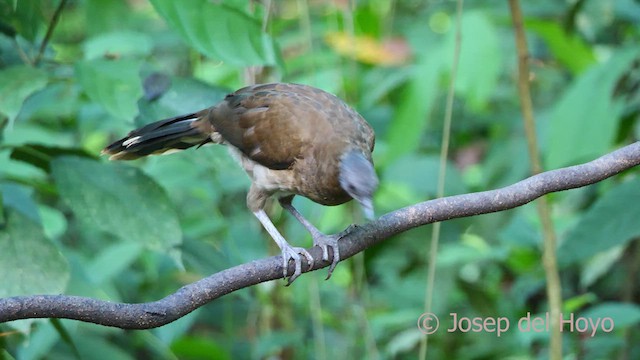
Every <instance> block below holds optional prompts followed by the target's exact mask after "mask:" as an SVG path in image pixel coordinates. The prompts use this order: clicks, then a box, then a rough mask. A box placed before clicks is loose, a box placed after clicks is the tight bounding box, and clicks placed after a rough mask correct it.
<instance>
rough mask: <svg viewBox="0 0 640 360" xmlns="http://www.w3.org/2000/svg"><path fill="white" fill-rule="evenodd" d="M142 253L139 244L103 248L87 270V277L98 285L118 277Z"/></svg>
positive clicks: (118, 244)
mask: <svg viewBox="0 0 640 360" xmlns="http://www.w3.org/2000/svg"><path fill="white" fill-rule="evenodd" d="M141 252H142V246H140V243H137V242H131V241H125V242H120V243H115V244H111V245H109V246H107V247H106V248H104V249H103V250H102V251H101V252H100V253H99V254H97V256H96V257H95V258H94V260H93V261H92V262H91V264H90V265H89V267H88V269H87V276H88V277H89V278H90V279H91V281H92V282H93V283H94V284H96V285H98V284H103V283H105V282H106V281H108V280H111V279H112V278H114V277H116V276H118V275H119V274H120V273H121V272H122V271H123V270H125V269H126V268H128V267H129V265H130V264H131V263H132V262H133V261H134V260H136V259H137V257H138V256H139V255H140V253H141Z"/></svg>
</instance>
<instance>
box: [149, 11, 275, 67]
mask: <svg viewBox="0 0 640 360" xmlns="http://www.w3.org/2000/svg"><path fill="white" fill-rule="evenodd" d="M151 3H152V4H153V6H154V7H155V9H156V10H157V11H158V13H159V14H160V15H161V16H162V17H163V18H164V19H165V20H166V21H167V23H169V25H171V27H172V28H173V29H174V30H175V31H176V32H178V34H180V36H181V37H182V38H183V39H184V40H185V41H186V42H187V43H188V44H189V45H191V46H193V47H194V48H195V49H196V50H198V51H199V52H201V53H202V54H204V55H207V56H209V57H212V58H215V59H220V60H222V61H225V62H229V63H231V64H235V65H238V66H247V65H273V64H275V63H276V56H275V54H274V51H275V50H274V44H273V41H272V40H271V38H270V37H269V36H268V35H267V34H265V33H264V32H262V30H261V28H260V23H259V22H258V21H257V20H256V19H253V18H251V17H249V16H248V15H246V14H245V13H243V12H240V11H238V10H236V9H234V8H231V7H229V6H225V5H222V4H216V3H215V2H212V1H208V0H188V1H173V0H152V1H151Z"/></svg>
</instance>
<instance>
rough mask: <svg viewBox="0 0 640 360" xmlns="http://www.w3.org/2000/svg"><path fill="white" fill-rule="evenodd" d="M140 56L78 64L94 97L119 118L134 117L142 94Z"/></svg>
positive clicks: (80, 76)
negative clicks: (133, 58) (138, 57)
mask: <svg viewBox="0 0 640 360" xmlns="http://www.w3.org/2000/svg"><path fill="white" fill-rule="evenodd" d="M141 64H142V63H141V62H140V61H137V60H130V59H122V60H102V59H100V60H87V61H81V62H78V63H77V64H76V75H77V77H78V81H79V82H80V85H82V87H83V88H84V90H85V91H86V92H87V95H89V97H90V98H91V100H93V101H95V102H97V103H99V104H101V105H102V106H103V107H104V108H105V109H106V110H107V111H108V112H109V113H110V114H111V115H113V116H115V117H116V118H119V119H124V120H133V118H134V117H135V116H136V115H137V114H138V106H137V102H138V99H139V98H140V97H141V96H142V84H141V81H140V76H139V71H140V66H141Z"/></svg>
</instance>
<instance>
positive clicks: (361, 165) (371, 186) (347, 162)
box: [339, 150, 378, 220]
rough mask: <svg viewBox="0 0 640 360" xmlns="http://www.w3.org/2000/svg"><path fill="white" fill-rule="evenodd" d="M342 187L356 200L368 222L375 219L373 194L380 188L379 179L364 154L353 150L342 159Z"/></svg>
mask: <svg viewBox="0 0 640 360" xmlns="http://www.w3.org/2000/svg"><path fill="white" fill-rule="evenodd" d="M339 179H340V186H341V187H342V189H343V190H344V191H346V192H347V194H349V196H351V197H352V198H354V199H355V200H356V201H358V203H360V206H361V207H362V211H363V212H364V216H365V217H366V218H367V219H368V220H372V219H373V192H374V191H375V190H376V188H377V187H378V177H377V176H376V172H375V171H374V170H373V164H372V163H371V161H370V160H369V159H367V158H366V157H365V156H364V154H362V152H360V151H358V150H352V151H349V152H347V153H346V154H344V156H343V157H342V158H341V159H340V176H339Z"/></svg>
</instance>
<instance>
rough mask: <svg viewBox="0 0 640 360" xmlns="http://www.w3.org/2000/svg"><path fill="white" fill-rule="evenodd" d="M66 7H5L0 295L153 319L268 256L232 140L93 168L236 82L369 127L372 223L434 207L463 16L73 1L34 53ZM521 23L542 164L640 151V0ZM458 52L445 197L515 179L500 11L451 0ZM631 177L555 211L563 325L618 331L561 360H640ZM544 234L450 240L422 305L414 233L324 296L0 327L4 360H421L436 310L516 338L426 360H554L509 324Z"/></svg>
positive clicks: (519, 149) (512, 215) (449, 231)
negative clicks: (421, 205)
mask: <svg viewBox="0 0 640 360" xmlns="http://www.w3.org/2000/svg"><path fill="white" fill-rule="evenodd" d="M59 3H60V1H43V0H0V116H1V117H0V131H1V139H0V195H1V197H2V201H1V202H0V276H1V279H2V281H0V296H2V297H7V296H15V295H30V294H40V293H66V294H74V295H82V296H89V297H94V298H100V299H106V300H111V301H119V302H144V301H153V300H156V299H159V298H161V297H162V296H164V295H167V294H169V293H171V292H173V291H175V290H176V289H178V288H179V287H180V286H181V285H183V284H186V283H189V282H192V281H194V280H196V279H199V278H201V277H203V276H207V275H208V274H211V273H214V272H216V271H220V270H222V269H225V268H228V267H231V266H234V265H237V264H240V263H243V262H247V261H251V260H253V259H256V258H260V257H264V256H268V255H273V254H276V253H277V247H276V246H275V244H273V242H272V241H271V240H270V239H269V238H268V235H266V234H265V233H263V231H262V230H261V228H260V225H259V223H258V222H257V221H255V219H253V218H252V215H251V214H250V213H249V212H248V211H247V210H246V208H245V205H244V204H245V201H244V197H245V193H246V189H247V185H248V180H247V178H246V176H245V175H244V174H243V173H242V171H241V170H240V169H239V167H238V166H236V165H235V164H233V163H232V161H231V160H230V158H229V157H228V156H227V154H226V150H225V149H223V148H222V147H205V148H201V149H198V150H188V151H185V152H182V153H179V154H175V155H171V156H166V157H154V158H149V159H145V160H141V161H136V162H130V163H110V162H108V161H106V159H104V158H100V157H99V152H100V149H101V148H102V147H103V146H105V145H106V144H107V143H108V142H110V141H111V140H114V139H116V138H117V137H120V136H122V135H124V134H125V133H126V132H128V131H129V130H130V129H131V128H132V127H134V126H137V125H141V124H144V123H147V122H150V121H152V120H158V119H161V118H163V117H169V116H174V115H178V114H181V113H187V112H191V111H194V110H199V109H201V108H204V107H207V106H210V105H212V104H214V103H216V102H217V101H218V100H220V99H221V98H222V97H223V96H224V95H225V94H226V93H227V92H228V91H230V90H233V89H235V88H238V87H241V86H243V85H245V84H246V83H247V82H248V81H251V80H256V81H259V82H267V81H288V82H299V83H306V84H309V85H313V86H317V87H320V88H323V89H325V90H327V91H330V92H333V93H335V94H338V95H339V96H340V97H342V98H343V99H345V100H346V101H347V102H349V103H350V104H352V105H353V106H354V107H356V108H357V109H358V111H360V112H361V113H362V114H363V116H364V117H365V118H367V119H368V120H369V122H370V123H371V124H372V125H373V126H374V128H375V130H376V134H377V145H376V152H375V154H374V158H375V161H376V168H377V171H378V173H379V175H380V178H381V186H380V189H379V191H378V193H377V194H376V199H375V203H376V210H377V213H378V214H383V213H385V212H387V211H390V210H393V209H396V208H399V207H402V206H406V205H410V204H414V203H416V202H419V201H423V200H426V199H429V198H432V197H433V196H435V193H436V179H437V171H438V154H439V146H440V138H441V135H442V125H441V124H442V118H443V114H444V104H445V101H444V100H445V96H446V89H447V86H448V83H449V81H448V80H449V76H450V71H451V64H452V59H453V48H454V46H453V44H454V43H453V40H454V36H453V32H454V29H455V26H454V25H455V24H454V20H455V18H454V13H455V5H456V3H455V2H453V1H419V0H371V1H347V0H335V1H319V0H315V1H314V0H308V1H305V0H298V1H264V2H257V1H250V2H249V1H246V0H224V1H206V0H191V1H181V2H174V1H170V0H151V1H150V2H147V1H144V0H129V1H107V0H73V1H65V3H66V4H65V6H64V8H63V9H62V12H61V13H60V17H59V21H58V22H57V26H55V28H54V30H53V32H52V36H51V37H50V38H49V37H48V36H47V29H48V28H50V24H51V23H52V20H51V19H52V18H54V13H55V12H56V9H57V8H58V6H59ZM522 6H523V11H524V14H525V17H526V24H525V25H526V29H527V32H528V33H527V34H528V40H529V50H530V52H531V55H532V58H531V62H530V64H531V70H532V72H531V85H532V90H533V99H534V105H535V111H536V118H537V132H538V135H539V137H540V140H541V141H540V142H541V144H540V151H541V154H542V156H543V160H544V166H545V168H546V169H553V168H558V167H562V166H567V165H571V164H575V163H579V162H583V161H587V160H590V159H593V158H595V157H597V156H599V155H602V154H604V153H606V152H608V151H610V150H612V149H614V148H616V147H619V146H621V145H624V144H626V143H629V142H632V141H634V140H637V139H638V137H639V135H640V122H639V121H638V114H639V111H640V92H639V90H638V89H639V88H640V87H639V85H640V57H639V55H640V47H638V39H639V36H640V26H639V25H638V24H640V4H638V2H637V1H632V0H620V1H614V0H599V1H594V0H592V1H584V0H578V1H573V2H564V1H555V0H554V1H552V0H545V1H536V2H533V1H526V2H523V4H522ZM45 38H47V40H46V41H44V39H45ZM462 39H463V40H462V41H463V42H462V52H461V58H460V67H459V72H458V75H457V81H456V84H455V86H456V87H455V90H456V93H455V94H456V98H455V108H454V120H453V129H452V143H451V147H452V148H451V156H450V158H449V159H448V160H449V166H448V169H447V183H446V193H447V194H458V193H465V192H472V191H480V190H484V189H491V188H497V187H501V186H504V185H507V184H510V183H512V182H515V181H517V180H519V179H522V178H524V177H526V176H528V169H529V165H528V160H527V159H528V157H527V153H526V144H525V140H524V135H523V129H522V122H521V116H520V111H519V99H518V97H517V90H516V84H515V81H516V78H517V76H516V63H517V59H516V54H515V46H514V40H513V29H512V24H511V20H510V14H509V8H508V6H507V4H506V2H504V1H483V2H467V3H466V4H465V8H464V14H463V24H462ZM43 43H44V47H42V44H43ZM41 47H42V49H41ZM261 67H264V69H263V70H262V71H260V69H261ZM639 182H640V179H639V178H638V171H637V170H632V171H629V172H627V173H625V174H622V175H620V176H617V177H615V178H614V179H610V180H607V181H604V182H602V183H599V184H596V185H594V186H590V187H587V188H582V189H576V190H572V191H570V192H565V193H559V194H553V195H551V196H550V200H551V202H552V205H553V220H554V225H555V229H556V231H557V233H558V235H559V244H560V245H559V249H558V256H559V261H560V267H561V279H562V284H563V298H564V300H565V302H564V308H563V312H564V313H565V315H567V317H568V314H569V313H574V314H575V316H576V317H578V316H583V317H589V318H592V319H597V318H598V317H601V318H602V317H610V318H612V319H613V320H614V322H615V329H614V330H613V331H611V332H604V331H600V330H599V331H598V332H597V333H596V335H595V336H590V333H586V334H584V333H579V332H578V331H573V332H571V331H568V328H567V327H565V332H564V333H563V337H564V342H565V349H564V351H565V354H566V356H567V358H571V359H573V358H579V359H600V358H613V357H617V358H621V359H623V358H629V359H631V358H638V357H640V346H639V345H638V344H640V341H639V338H640V332H639V331H638V327H639V326H638V325H639V324H640V307H639V306H638V302H639V299H640V291H639V290H638V285H639V282H638V277H637V273H638V270H640V252H639V248H638V243H637V239H638V237H639V236H640V221H638V220H637V219H638V214H639V213H640V193H639V190H638V189H640V187H639V185H640V184H639ZM296 204H297V206H299V207H300V209H301V211H302V212H303V213H305V214H307V215H308V217H309V218H310V219H311V221H312V222H314V223H315V224H318V226H319V227H320V228H321V229H322V230H324V231H326V232H337V231H340V230H342V229H343V228H344V227H346V226H347V225H348V224H349V223H350V222H351V221H352V220H354V221H361V219H360V218H359V214H358V209H357V208H356V207H353V206H351V205H346V206H341V207H336V208H324V207H321V206H318V205H315V204H312V203H311V202H309V201H307V200H305V199H297V200H296ZM272 213H273V214H275V218H276V219H277V224H278V226H279V227H280V228H281V229H283V231H284V233H285V236H286V237H287V238H288V239H290V241H291V242H293V243H297V244H305V245H310V239H309V237H308V235H307V234H306V232H305V231H304V230H303V229H302V228H301V227H300V226H299V224H297V223H296V222H295V220H293V219H291V218H290V217H289V216H279V215H278V214H279V213H280V209H279V208H278V207H277V206H274V207H273V211H272ZM540 234H541V231H540V225H539V222H538V218H537V215H536V212H535V209H534V207H533V206H532V205H527V206H523V207H521V208H518V209H516V210H512V211H507V212H503V213H498V214H491V215H483V216H477V217H474V218H469V219H461V220H454V221H449V222H446V223H444V224H443V225H442V239H441V245H440V247H439V252H438V254H437V275H436V276H437V278H436V284H435V289H434V291H433V294H427V293H425V288H426V286H425V284H426V272H427V261H428V249H429V243H430V241H431V239H430V236H431V231H430V228H429V227H424V228H419V229H415V230H412V231H410V232H407V233H404V234H402V235H400V236H397V237H395V238H392V239H389V240H387V241H386V242H385V243H384V244H381V245H379V246H377V247H375V248H373V249H370V250H368V251H366V253H364V254H359V255H358V256H356V257H355V258H353V259H351V260H347V261H344V262H342V263H341V264H340V266H338V268H337V269H336V271H335V273H334V275H333V277H332V279H331V280H330V281H326V282H325V281H323V278H324V276H325V273H324V272H322V271H320V272H315V273H310V274H305V275H304V276H302V277H301V278H300V279H298V280H297V281H296V282H295V283H294V285H293V286H291V287H288V288H285V287H283V286H282V285H283V284H282V283H279V282H271V283H265V284H261V285H259V286H255V287H253V288H250V289H245V290H242V291H238V292H236V293H233V294H231V295H228V296H225V297H223V298H221V299H219V300H216V301H214V302H212V303H211V304H209V305H207V306H205V307H203V308H201V309H199V310H197V311H195V312H193V313H192V314H190V315H188V316H186V317H184V318H183V319H180V320H179V321H176V322H174V323H172V324H169V325H167V326H164V327H162V328H159V329H153V330H148V331H124V330H119V329H112V328H105V327H101V326H95V325H92V324H85V323H79V322H75V321H66V320H60V321H51V320H28V321H27V320H25V321H17V322H12V323H8V324H2V325H0V331H1V332H0V357H3V358H16V359H37V358H49V359H57V358H69V357H77V358H96V359H97V358H109V359H112V358H118V359H127V358H148V357H152V358H166V359H173V358H184V359H206V358H210V359H231V358H274V357H276V358H277V357H281V358H317V359H327V358H360V357H365V358H414V357H415V356H416V353H417V349H418V346H419V345H418V344H419V342H420V339H421V337H422V334H421V333H420V331H419V330H418V328H417V326H416V322H417V321H418V318H419V316H420V314H421V313H422V312H423V311H424V310H423V309H424V303H425V299H426V298H427V297H429V296H430V297H432V299H433V301H434V305H433V312H434V313H435V314H437V315H439V316H440V319H441V329H444V327H446V328H450V327H451V326H452V324H451V321H450V317H449V315H448V314H449V313H451V312H456V313H458V314H459V316H468V317H476V316H481V317H488V316H493V317H497V316H504V317H507V318H509V319H510V321H511V325H512V328H511V329H510V331H508V332H507V333H505V334H502V335H501V336H500V337H497V336H496V334H495V333H486V332H473V331H469V332H455V333H448V332H446V331H442V330H441V331H439V332H437V333H436V334H435V335H433V336H431V337H430V340H429V348H428V355H429V356H430V357H433V358H444V357H445V356H446V358H460V359H481V358H487V359H488V358H498V357H500V358H504V357H511V358H518V359H534V358H544V357H545V355H546V348H547V346H548V334H547V333H545V332H540V333H537V332H533V331H531V332H523V331H517V330H516V329H515V328H514V326H515V323H516V321H517V319H519V318H520V317H522V316H525V315H526V314H527V313H531V314H532V315H533V316H544V313H545V311H547V303H546V297H545V296H546V295H545V290H544V272H543V268H542V264H541V261H540V258H541V256H540V255H541V249H540V244H541V235H540ZM590 330H591V329H590ZM347 354H348V355H347Z"/></svg>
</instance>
